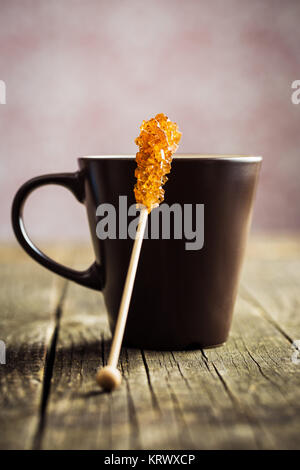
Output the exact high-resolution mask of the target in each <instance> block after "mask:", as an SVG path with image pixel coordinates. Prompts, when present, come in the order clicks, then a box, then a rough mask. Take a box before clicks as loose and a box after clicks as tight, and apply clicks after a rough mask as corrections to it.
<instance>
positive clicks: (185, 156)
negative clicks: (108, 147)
mask: <svg viewBox="0 0 300 470" xmlns="http://www.w3.org/2000/svg"><path fill="white" fill-rule="evenodd" d="M173 159H174V160H229V161H235V162H247V163H249V162H261V161H262V159H263V157H262V156H260V155H242V154H218V153H216V154H209V153H208V154H199V153H182V154H180V153H178V154H176V155H174V157H173ZM78 160H135V155H132V154H124V155H123V154H116V155H114V154H112V155H109V154H103V155H85V156H83V157H79V158H78Z"/></svg>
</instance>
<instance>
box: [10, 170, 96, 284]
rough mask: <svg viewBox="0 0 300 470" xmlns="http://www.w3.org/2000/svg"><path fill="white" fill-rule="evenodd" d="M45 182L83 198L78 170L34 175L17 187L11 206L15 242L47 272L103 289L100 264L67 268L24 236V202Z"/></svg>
mask: <svg viewBox="0 0 300 470" xmlns="http://www.w3.org/2000/svg"><path fill="white" fill-rule="evenodd" d="M47 184H57V185H60V186H64V187H65V188H67V189H68V190H69V191H71V192H72V193H73V195H74V196H75V197H76V199H77V201H79V202H83V201H84V182H83V174H82V173H80V172H75V173H56V174H52V175H42V176H37V177H36V178H32V179H30V180H29V181H27V182H26V183H24V184H23V186H21V187H20V189H19V190H18V192H17V194H16V195H15V197H14V201H13V205H12V226H13V229H14V232H15V235H16V237H17V240H18V242H19V243H20V245H21V246H22V247H23V248H24V250H25V251H26V252H27V253H28V254H29V256H31V257H32V258H33V259H34V260H35V261H37V262H38V263H40V264H41V265H42V266H44V267H45V268H47V269H49V270H50V271H53V272H54V273H56V274H59V275H60V276H63V277H65V278H66V279H70V280H71V281H74V282H76V283H77V284H81V285H82V286H85V287H89V288H91V289H95V290H102V288H103V277H104V276H103V271H102V267H101V266H100V265H99V264H98V263H96V262H94V263H93V264H92V265H91V266H90V267H89V268H88V269H86V270H85V271H76V270H75V269H72V268H68V267H66V266H63V265H62V264H59V263H57V262H56V261H54V260H52V259H51V258H49V257H48V256H47V255H45V254H44V253H43V252H42V251H40V250H39V249H38V248H37V247H36V246H35V245H34V244H33V242H32V241H31V240H30V238H29V236H28V235H27V232H26V230H25V226H24V222H23V208H24V204H25V202H26V199H27V198H28V196H29V194H30V193H31V192H32V191H34V190H35V189H37V188H39V187H40V186H44V185H47Z"/></svg>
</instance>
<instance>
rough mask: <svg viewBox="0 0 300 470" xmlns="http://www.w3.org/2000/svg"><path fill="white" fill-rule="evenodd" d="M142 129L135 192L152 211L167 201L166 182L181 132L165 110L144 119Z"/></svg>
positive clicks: (137, 197)
mask: <svg viewBox="0 0 300 470" xmlns="http://www.w3.org/2000/svg"><path fill="white" fill-rule="evenodd" d="M140 130H141V132H140V135H139V136H138V137H137V138H136V139H135V143H136V144H137V145H138V146H139V151H138V152H137V154H136V162H137V168H136V170H135V176H136V178H137V182H136V185H135V187H134V194H135V199H136V202H137V203H138V204H143V205H144V206H146V207H147V209H148V212H151V210H152V209H153V208H154V207H156V206H157V205H159V204H160V203H161V202H162V201H163V200H164V193H165V191H164V189H163V185H164V184H165V182H166V181H167V179H168V178H167V176H166V175H167V174H168V173H170V171H171V162H172V155H173V153H174V152H176V150H177V148H178V144H179V141H180V138H181V133H180V132H179V130H178V126H177V124H176V123H175V122H172V121H170V120H169V119H168V117H167V116H166V115H165V114H162V113H161V114H157V115H156V116H155V118H152V119H149V121H143V123H142V125H141V128H140Z"/></svg>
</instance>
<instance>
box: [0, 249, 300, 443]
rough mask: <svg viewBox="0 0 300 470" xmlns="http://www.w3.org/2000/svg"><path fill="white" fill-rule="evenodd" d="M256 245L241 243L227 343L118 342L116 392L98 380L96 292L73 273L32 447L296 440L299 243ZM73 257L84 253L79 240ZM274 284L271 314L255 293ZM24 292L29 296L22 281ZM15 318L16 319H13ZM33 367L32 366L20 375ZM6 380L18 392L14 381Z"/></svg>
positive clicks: (105, 339)
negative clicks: (178, 346) (180, 348)
mask: <svg viewBox="0 0 300 470" xmlns="http://www.w3.org/2000/svg"><path fill="white" fill-rule="evenodd" d="M257 246H258V248H257ZM257 246H256V247H255V246H254V245H250V251H249V250H248V260H247V264H246V266H245V270H244V275H243V284H244V288H243V289H242V290H241V295H240V296H239V300H238V302H237V306H236V311H235V316H234V322H233V328H232V331H231V336H230V339H229V341H228V342H227V344H226V345H225V346H223V347H222V348H219V349H212V350H206V351H204V352H202V351H186V352H153V351H139V350H133V349H130V350H129V349H128V350H126V349H124V350H123V351H122V355H121V361H120V368H121V370H122V372H123V376H124V381H123V384H122V386H121V388H120V389H119V390H117V391H116V392H114V393H113V394H107V393H103V392H101V391H100V390H99V389H98V388H97V385H96V383H95V372H96V370H97V368H98V366H99V364H100V363H102V364H103V363H105V362H106V360H107V355H108V349H109V338H110V333H109V331H108V325H107V319H106V314H105V307H104V303H103V298H102V295H101V294H99V293H97V292H93V291H89V290H87V289H84V288H82V287H80V286H77V285H74V284H71V283H70V284H69V285H68V289H67V292H66V297H65V300H64V304H63V305H62V306H61V307H62V309H61V313H62V315H61V317H60V320H59V322H58V323H56V333H57V345H56V351H55V356H54V355H53V361H54V363H53V370H52V371H51V374H52V382H51V387H50V390H49V395H48V401H47V403H46V405H47V406H46V409H45V414H44V421H43V426H42V427H40V429H39V431H40V434H39V439H38V447H41V448H44V449H69V448H70V449H101V448H103V449H139V448H143V449H147V448H154V449H155V448H156V449H161V448H166V449H181V448H182V449H184V448H191V449H193V448H200V449H231V448H234V449H247V448H250V449H252V448H253V449H256V448H263V449H264V448H284V449H285V448H299V447H300V442H299V436H300V433H299V430H300V429H299V423H300V418H299V417H300V410H299V403H300V400H299V392H298V390H300V387H299V380H300V377H299V375H300V366H299V365H297V364H295V363H293V362H292V361H291V354H292V349H291V338H292V337H291V338H290V334H291V333H292V332H295V331H296V332H297V331H299V330H298V328H299V316H298V315H295V313H293V312H295V310H293V308H295V305H298V304H295V299H297V302H298V299H299V297H298V294H297V292H298V291H299V288H298V284H297V282H298V277H297V272H299V271H298V269H299V268H298V260H299V254H300V251H299V250H298V244H297V243H296V241H295V240H292V241H290V240H288V241H285V242H284V243H281V242H280V241H274V243H271V248H272V249H271V250H266V248H265V249H263V246H265V247H266V245H263V244H262V245H261V244H259V243H258V245H257ZM267 247H269V245H267ZM251 250H252V251H251ZM276 253H277V254H276ZM79 257H80V258H81V257H82V259H86V252H85V250H84V249H80V253H79ZM82 264H83V263H82ZM84 265H86V263H84ZM264 266H265V268H264ZM266 266H267V269H266ZM81 267H83V266H82V265H81ZM277 268H280V269H277ZM40 269H42V268H40ZM43 272H44V271H43ZM274 272H275V274H274ZM21 279H22V275H20V282H21ZM28 282H29V281H28ZM296 287H297V288H296ZM279 288H280V290H281V295H282V298H284V299H286V300H284V302H282V303H281V304H280V306H279V305H277V304H278V302H277V303H276V302H275V305H277V307H276V316H275V315H274V312H273V307H272V309H271V308H270V304H268V311H266V307H265V306H263V305H262V299H263V297H262V294H261V293H265V292H268V293H269V294H268V296H267V299H268V302H271V301H273V300H272V299H273V298H274V297H273V295H275V298H276V295H277V290H278V289H279ZM251 289H252V290H251ZM273 290H274V293H273ZM24 295H25V299H26V300H24V302H25V304H26V305H27V299H28V298H30V296H29V291H28V290H27V291H26V292H25V294H24ZM34 295H36V293H34ZM264 295H266V294H264ZM289 299H290V300H289ZM18 302H20V301H18ZM18 302H16V303H17V304H18ZM33 303H34V302H33ZM43 305H44V303H43ZM19 308H20V307H19ZM26 308H27V307H26ZM33 308H35V309H36V306H35V305H33ZM280 310H281V312H280ZM20 311H21V310H20ZM20 315H21V314H20ZM272 315H274V316H273V317H272ZM40 321H41V319H38V321H37V323H39V324H40ZM291 322H292V323H291ZM16 324H17V325H19V326H18V327H19V328H20V327H21V326H20V325H21V324H20V320H17V321H16ZM289 327H290V328H291V330H288V328H289ZM10 329H11V327H10ZM282 329H284V331H282ZM52 331H53V330H52ZM286 331H287V332H286ZM296 334H297V333H296ZM294 336H295V335H294ZM19 337H20V334H18V335H17V336H16V338H17V339H18V338H19ZM36 337H37V333H33V337H32V338H36ZM295 337H296V336H295ZM32 342H33V339H31V343H32ZM25 343H27V339H26V341H25ZM29 343H30V341H29ZM18 363H21V362H20V361H19V359H18ZM0 367H3V366H0ZM5 367H6V366H5ZM0 370H1V369H0ZM34 374H36V373H35V369H34V368H31V369H29V373H28V378H27V379H25V380H28V381H31V380H32V377H35V375H34ZM10 389H11V390H13V393H15V394H16V393H17V392H16V390H18V388H15V387H13V386H12V385H10ZM10 393H12V392H10ZM24 401H25V404H26V403H27V402H28V394H27V395H26V396H25V398H24ZM28 406H29V405H28V403H27V405H26V406H25V408H26V407H27V408H26V409H28ZM3 408H5V407H4V406H3ZM21 416H22V415H21V414H20V410H17V412H16V414H11V418H12V424H11V428H12V427H13V425H14V424H13V423H14V421H15V423H17V433H18V434H21V435H22V436H24V435H25V433H27V432H28V428H27V427H26V421H25V422H24V428H23V427H22V423H21ZM29 421H30V420H29ZM18 422H19V424H18ZM30 422H31V421H30ZM36 425H37V421H35V423H34V425H32V424H31V426H32V429H36ZM11 435H13V433H11ZM31 436H32V434H31ZM11 443H13V439H12V440H11ZM28 445H29V446H30V439H28V440H27V446H28Z"/></svg>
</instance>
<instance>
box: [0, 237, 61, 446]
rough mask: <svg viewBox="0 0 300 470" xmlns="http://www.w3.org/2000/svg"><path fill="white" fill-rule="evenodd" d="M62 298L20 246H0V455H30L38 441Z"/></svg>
mask: <svg viewBox="0 0 300 470" xmlns="http://www.w3.org/2000/svg"><path fill="white" fill-rule="evenodd" d="M52 251H54V250H52ZM55 251H56V250H55ZM61 293H62V284H61V282H59V281H58V278H57V277H56V276H55V275H54V274H51V273H49V272H48V271H46V270H45V269H44V268H42V267H40V266H39V265H38V264H36V263H34V262H33V261H31V260H29V258H28V256H27V255H26V254H25V253H24V252H23V251H22V250H21V249H20V248H18V247H17V246H16V245H13V246H10V245H6V246H5V245H2V246H1V248H0V304H1V313H0V317H1V321H0V339H1V340H3V341H4V342H5V343H6V364H3V365H0V389H1V394H0V422H1V434H0V448H1V449H29V448H31V447H32V444H33V441H34V439H35V438H36V436H37V433H38V429H39V425H40V408H41V401H42V396H43V384H44V380H45V360H46V355H47V351H48V350H49V348H50V345H51V341H52V338H53V334H54V331H55V315H56V312H57V307H58V305H59V301H60V297H61Z"/></svg>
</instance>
